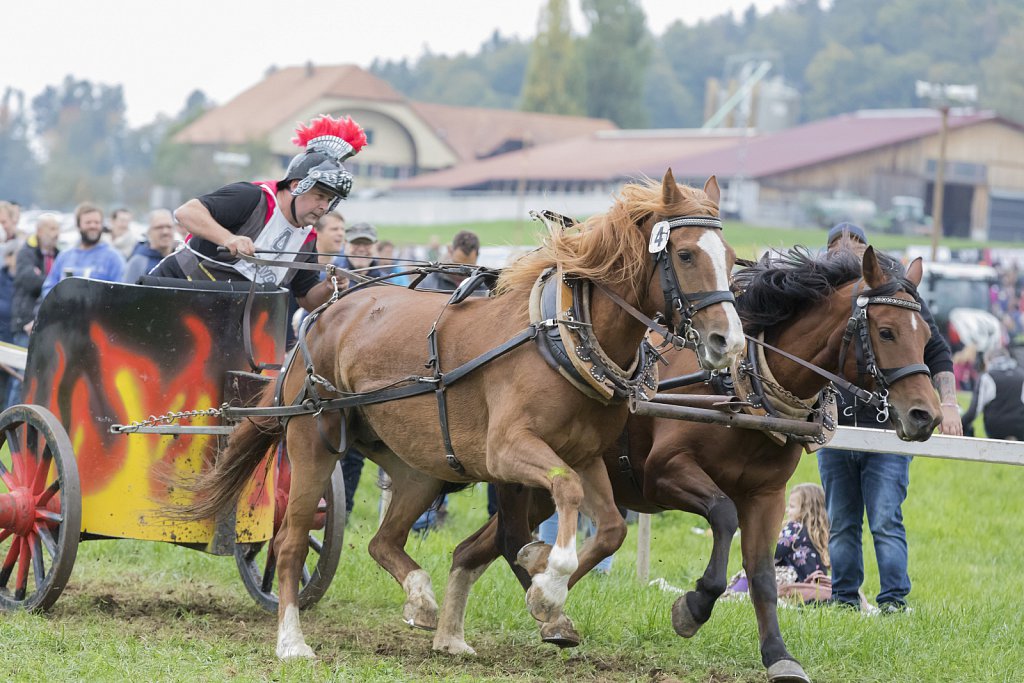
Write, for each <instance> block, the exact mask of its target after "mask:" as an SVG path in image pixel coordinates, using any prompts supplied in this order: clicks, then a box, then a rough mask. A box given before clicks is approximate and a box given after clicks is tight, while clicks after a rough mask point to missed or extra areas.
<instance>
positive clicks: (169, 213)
mask: <svg viewBox="0 0 1024 683" xmlns="http://www.w3.org/2000/svg"><path fill="white" fill-rule="evenodd" d="M164 215H167V216H170V217H171V226H174V223H175V220H174V212H173V211H171V210H170V209H153V210H152V211H150V212H149V213H148V214H147V215H146V222H147V223H148V224H149V227H150V228H151V227H153V219H154V218H156V217H157V216H164Z"/></svg>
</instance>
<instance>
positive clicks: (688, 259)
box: [676, 251, 693, 264]
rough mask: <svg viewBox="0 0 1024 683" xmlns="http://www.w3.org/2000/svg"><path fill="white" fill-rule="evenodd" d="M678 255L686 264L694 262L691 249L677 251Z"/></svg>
mask: <svg viewBox="0 0 1024 683" xmlns="http://www.w3.org/2000/svg"><path fill="white" fill-rule="evenodd" d="M676 255H677V256H678V257H679V260H680V261H682V262H683V263H685V264H690V263H693V252H690V251H679V252H676Z"/></svg>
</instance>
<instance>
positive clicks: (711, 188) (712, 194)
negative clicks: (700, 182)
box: [704, 176, 722, 206]
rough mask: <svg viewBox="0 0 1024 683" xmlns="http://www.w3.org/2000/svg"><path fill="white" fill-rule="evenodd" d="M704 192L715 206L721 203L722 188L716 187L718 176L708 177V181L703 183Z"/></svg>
mask: <svg viewBox="0 0 1024 683" xmlns="http://www.w3.org/2000/svg"><path fill="white" fill-rule="evenodd" d="M704 194H706V195H707V196H708V199H710V200H711V201H713V202H714V203H715V205H716V206H717V205H718V204H720V203H721V200H722V190H721V188H720V187H718V178H716V177H715V176H711V177H710V178H708V181H707V182H706V183H704Z"/></svg>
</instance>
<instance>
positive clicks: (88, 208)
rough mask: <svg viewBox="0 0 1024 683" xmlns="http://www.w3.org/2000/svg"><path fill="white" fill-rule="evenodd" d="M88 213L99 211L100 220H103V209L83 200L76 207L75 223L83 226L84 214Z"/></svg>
mask: <svg viewBox="0 0 1024 683" xmlns="http://www.w3.org/2000/svg"><path fill="white" fill-rule="evenodd" d="M87 213H99V214H100V220H103V209H101V208H100V207H99V206H97V205H96V204H93V203H92V202H82V203H81V204H79V205H78V206H76V207H75V225H76V226H78V227H79V228H80V227H82V216H84V215H85V214H87Z"/></svg>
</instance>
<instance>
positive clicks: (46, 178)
mask: <svg viewBox="0 0 1024 683" xmlns="http://www.w3.org/2000/svg"><path fill="white" fill-rule="evenodd" d="M124 109H125V107H124V94H123V92H122V89H121V86H120V85H115V86H109V85H103V84H100V85H93V84H92V83H90V82H89V81H87V80H76V79H75V78H74V77H73V76H67V77H66V78H65V79H64V82H63V83H62V84H61V86H60V87H59V88H55V87H53V86H48V87H47V88H46V89H44V90H43V92H42V93H41V94H40V95H38V96H37V97H35V98H34V99H33V100H32V110H33V113H34V118H35V124H36V132H37V133H38V134H39V136H40V139H41V140H42V143H43V146H44V148H45V150H46V163H45V165H44V167H43V182H42V186H41V188H40V193H41V197H40V198H41V199H42V200H44V201H46V202H47V203H48V204H50V205H52V206H54V207H55V208H57V207H61V208H70V207H71V206H73V205H74V204H77V203H78V202H81V201H84V200H92V201H98V202H109V201H111V200H113V199H115V198H119V197H118V195H119V194H120V192H119V191H118V190H119V188H118V187H117V186H116V184H115V177H123V172H124V169H123V154H124V146H123V145H124V136H125V131H126V124H125V119H124ZM115 170H117V171H118V172H117V173H116V174H115Z"/></svg>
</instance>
